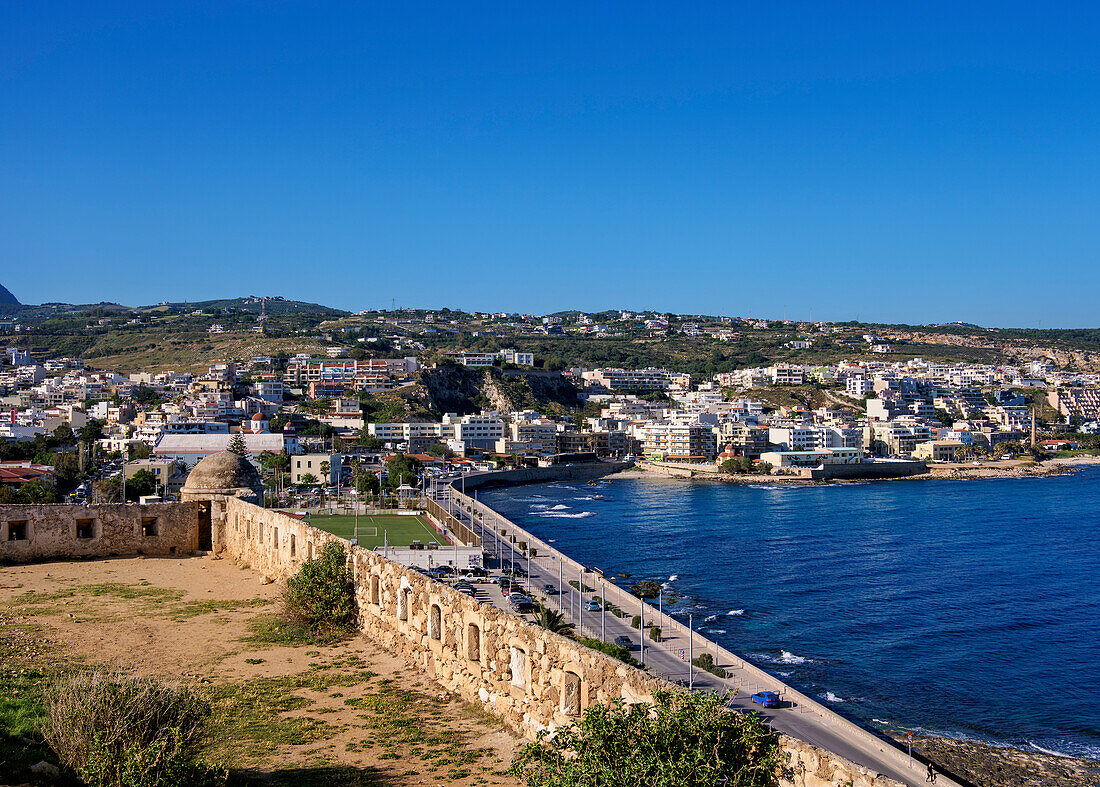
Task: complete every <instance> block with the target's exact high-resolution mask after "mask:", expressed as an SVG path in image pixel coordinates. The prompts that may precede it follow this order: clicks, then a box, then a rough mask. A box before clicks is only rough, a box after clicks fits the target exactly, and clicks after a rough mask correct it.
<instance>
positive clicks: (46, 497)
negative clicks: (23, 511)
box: [15, 479, 61, 505]
mask: <svg viewBox="0 0 1100 787" xmlns="http://www.w3.org/2000/svg"><path fill="white" fill-rule="evenodd" d="M15 502H17V503H34V504H38V505H40V504H42V503H60V502H61V496H60V495H58V494H57V490H56V489H54V488H53V487H52V486H50V485H49V484H47V483H46V482H45V481H42V480H41V479H35V480H34V481H30V482H28V483H26V484H23V486H21V487H19V490H18V491H17V492H16V493H15Z"/></svg>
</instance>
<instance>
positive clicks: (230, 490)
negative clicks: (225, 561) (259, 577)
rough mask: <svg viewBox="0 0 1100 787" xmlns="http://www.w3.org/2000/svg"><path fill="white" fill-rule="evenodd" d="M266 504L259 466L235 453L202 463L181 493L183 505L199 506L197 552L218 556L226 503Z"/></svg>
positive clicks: (222, 453) (210, 458) (223, 453)
mask: <svg viewBox="0 0 1100 787" xmlns="http://www.w3.org/2000/svg"><path fill="white" fill-rule="evenodd" d="M231 497H232V498H237V499H238V500H244V501H246V502H248V503H254V504H255V505H258V506H261V507H262V506H263V504H264V485H263V481H262V480H261V479H260V474H259V473H258V472H257V471H256V468H255V466H253V464H252V463H251V462H250V461H248V459H246V458H245V457H243V456H240V455H238V454H235V453H233V452H232V451H219V452H217V453H215V454H210V456H208V457H206V458H205V459H201V460H199V462H198V463H197V464H196V465H195V467H194V468H193V469H192V470H191V473H190V474H189V475H188V476H187V482H186V483H185V484H184V485H183V488H182V489H181V490H180V501H181V502H184V503H187V502H196V503H197V504H198V511H197V517H198V524H197V533H198V536H197V541H198V544H197V548H198V550H199V551H204V552H209V551H213V552H218V551H220V545H221V543H222V542H223V540H224V536H225V507H226V500H227V499H229V498H231Z"/></svg>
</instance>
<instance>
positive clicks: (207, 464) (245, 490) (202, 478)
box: [181, 451, 264, 500]
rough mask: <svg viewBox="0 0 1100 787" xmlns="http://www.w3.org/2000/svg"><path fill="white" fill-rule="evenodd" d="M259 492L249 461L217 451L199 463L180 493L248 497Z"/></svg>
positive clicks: (260, 483) (258, 479)
mask: <svg viewBox="0 0 1100 787" xmlns="http://www.w3.org/2000/svg"><path fill="white" fill-rule="evenodd" d="M263 490H264V485H263V482H262V481H261V480H260V474H259V473H257V472H256V468H255V467H253V466H252V463H251V462H249V461H248V460H247V459H245V458H244V457H243V456H240V455H238V454H235V453H233V452H232V451H219V452H218V453H216V454H210V456H208V457H206V458H205V459H201V460H199V462H198V463H197V464H196V465H195V467H194V468H193V469H192V470H191V473H190V474H189V475H188V476H187V483H185V484H184V485H183V489H182V490H181V491H182V492H183V494H198V493H206V494H210V493H215V494H222V495H228V496H232V497H244V498H251V497H261V496H262V495H263ZM184 499H185V500H186V499H188V498H186V497H185V498H184ZM191 499H194V498H191Z"/></svg>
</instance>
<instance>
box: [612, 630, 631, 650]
mask: <svg viewBox="0 0 1100 787" xmlns="http://www.w3.org/2000/svg"><path fill="white" fill-rule="evenodd" d="M615 644H616V645H618V646H619V647H620V648H626V649H627V650H630V649H631V648H633V647H634V640H632V639H631V638H630V637H628V636H627V635H626V634H620V635H619V636H617V637H615Z"/></svg>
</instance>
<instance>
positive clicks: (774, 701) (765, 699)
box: [752, 691, 783, 708]
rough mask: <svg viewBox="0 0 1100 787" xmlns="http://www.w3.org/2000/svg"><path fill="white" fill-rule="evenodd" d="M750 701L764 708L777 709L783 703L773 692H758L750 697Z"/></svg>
mask: <svg viewBox="0 0 1100 787" xmlns="http://www.w3.org/2000/svg"><path fill="white" fill-rule="evenodd" d="M752 701H753V702H755V703H757V704H759V705H763V706H764V707H765V708H778V707H779V706H780V705H782V704H783V701H782V700H781V699H779V695H778V694H776V693H775V692H774V691H758V692H756V693H755V694H753V695H752Z"/></svg>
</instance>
